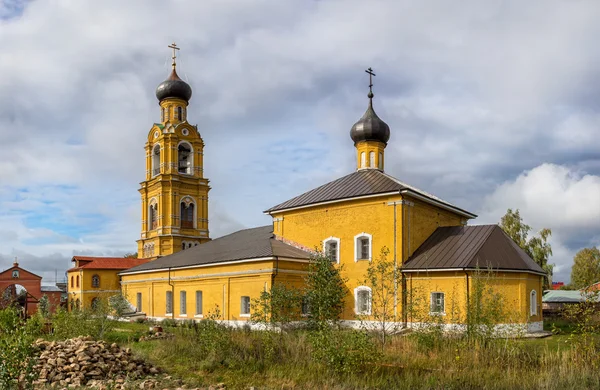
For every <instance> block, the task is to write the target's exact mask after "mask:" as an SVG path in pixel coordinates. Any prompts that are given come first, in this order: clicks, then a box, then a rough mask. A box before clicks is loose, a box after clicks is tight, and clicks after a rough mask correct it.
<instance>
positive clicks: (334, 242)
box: [323, 237, 340, 263]
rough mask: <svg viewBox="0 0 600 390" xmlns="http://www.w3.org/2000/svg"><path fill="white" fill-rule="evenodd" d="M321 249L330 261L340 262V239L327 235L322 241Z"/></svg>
mask: <svg viewBox="0 0 600 390" xmlns="http://www.w3.org/2000/svg"><path fill="white" fill-rule="evenodd" d="M323 249H324V252H325V256H326V257H327V258H328V259H329V260H330V261H331V262H332V263H339V262H340V239H339V238H337V237H329V238H328V239H326V240H325V241H323Z"/></svg>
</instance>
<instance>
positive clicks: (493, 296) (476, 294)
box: [467, 269, 508, 340]
mask: <svg viewBox="0 0 600 390" xmlns="http://www.w3.org/2000/svg"><path fill="white" fill-rule="evenodd" d="M496 278H497V276H496V275H495V273H494V272H493V271H492V270H479V269H478V270H476V271H475V272H474V273H473V274H472V276H471V278H470V280H471V283H470V286H469V290H470V291H469V293H470V294H469V297H468V305H467V337H468V338H469V339H483V340H489V339H490V338H492V337H494V336H495V334H496V332H497V329H496V325H498V324H501V323H503V322H507V320H508V313H507V311H506V302H505V298H504V296H503V295H502V294H501V293H500V292H499V291H497V290H496V289H495V288H494V285H493V281H494V280H496Z"/></svg>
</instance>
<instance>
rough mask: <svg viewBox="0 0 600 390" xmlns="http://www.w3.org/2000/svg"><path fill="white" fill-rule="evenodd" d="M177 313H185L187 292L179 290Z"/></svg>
mask: <svg viewBox="0 0 600 390" xmlns="http://www.w3.org/2000/svg"><path fill="white" fill-rule="evenodd" d="M179 315H182V316H183V315H187V293H186V292H185V291H180V292H179Z"/></svg>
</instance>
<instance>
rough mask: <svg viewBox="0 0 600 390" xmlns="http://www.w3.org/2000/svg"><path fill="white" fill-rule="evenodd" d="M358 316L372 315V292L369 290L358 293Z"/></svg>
mask: <svg viewBox="0 0 600 390" xmlns="http://www.w3.org/2000/svg"><path fill="white" fill-rule="evenodd" d="M356 314H371V292H370V291H369V290H367V289H364V290H358V291H357V292H356Z"/></svg>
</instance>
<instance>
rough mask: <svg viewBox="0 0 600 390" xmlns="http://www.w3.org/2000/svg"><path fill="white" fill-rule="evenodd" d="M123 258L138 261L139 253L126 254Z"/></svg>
mask: <svg viewBox="0 0 600 390" xmlns="http://www.w3.org/2000/svg"><path fill="white" fill-rule="evenodd" d="M123 257H124V258H126V259H137V258H138V253H137V252H132V253H125V255H124V256H123Z"/></svg>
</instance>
